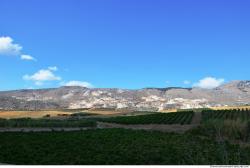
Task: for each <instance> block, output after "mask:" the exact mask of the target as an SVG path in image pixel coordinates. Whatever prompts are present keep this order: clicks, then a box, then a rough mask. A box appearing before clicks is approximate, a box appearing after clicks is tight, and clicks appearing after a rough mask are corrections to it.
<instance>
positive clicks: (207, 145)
mask: <svg viewBox="0 0 250 168" xmlns="http://www.w3.org/2000/svg"><path fill="white" fill-rule="evenodd" d="M0 162H2V163H10V164H94V165H96V164H116V165H117V164H119V165H121V164H125V165H127V164H145V165H147V164H150V165H151V164H166V165H169V164H250V149H249V148H241V147H240V146H239V145H232V144H229V143H228V142H223V143H222V142H216V141H215V140H214V139H212V138H209V137H200V136H198V134H197V132H193V133H192V132H190V133H189V132H188V133H185V134H175V133H160V132H147V131H132V130H123V129H104V130H87V131H81V132H47V133H1V134H0Z"/></svg>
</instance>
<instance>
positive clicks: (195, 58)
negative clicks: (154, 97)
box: [0, 0, 250, 90]
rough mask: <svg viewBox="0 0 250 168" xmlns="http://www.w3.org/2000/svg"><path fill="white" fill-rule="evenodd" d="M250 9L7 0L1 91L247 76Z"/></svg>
mask: <svg viewBox="0 0 250 168" xmlns="http://www.w3.org/2000/svg"><path fill="white" fill-rule="evenodd" d="M249 9H250V1H248V0H237V1H236V0H207V1H200V0H105V1H104V0H23V1H20V0H1V1H0V90H10V89H20V88H46V87H58V86H61V85H76V84H79V85H86V86H88V87H101V88H106V87H116V88H129V89H136V88H144V87H168V86H181V87H191V86H201V87H202V86H204V85H209V86H211V85H212V86H218V85H220V84H222V83H223V82H228V81H231V80H247V79H249V74H250V68H249V62H250V19H249V18H250V10H249ZM21 47H22V48H21ZM32 58H34V60H32ZM49 67H50V68H49ZM208 77H210V78H208ZM184 81H185V82H184ZM202 82H203V84H202ZM209 86H208V88H209ZM212 86H211V87H212Z"/></svg>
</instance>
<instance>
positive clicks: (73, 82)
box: [63, 81, 93, 88]
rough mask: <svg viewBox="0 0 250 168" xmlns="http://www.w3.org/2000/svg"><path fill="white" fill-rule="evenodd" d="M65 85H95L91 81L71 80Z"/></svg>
mask: <svg viewBox="0 0 250 168" xmlns="http://www.w3.org/2000/svg"><path fill="white" fill-rule="evenodd" d="M63 85H64V86H82V87H87V88H92V87H93V85H92V84H91V83H89V82H84V81H69V82H67V83H65V84H63Z"/></svg>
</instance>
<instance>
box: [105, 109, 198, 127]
mask: <svg viewBox="0 0 250 168" xmlns="http://www.w3.org/2000/svg"><path fill="white" fill-rule="evenodd" d="M193 115H194V112H190V111H189V112H177V113H155V114H148V115H139V116H123V117H112V118H107V119H103V120H102V121H104V122H112V123H119V124H182V125H183V124H190V122H191V121H192V118H193Z"/></svg>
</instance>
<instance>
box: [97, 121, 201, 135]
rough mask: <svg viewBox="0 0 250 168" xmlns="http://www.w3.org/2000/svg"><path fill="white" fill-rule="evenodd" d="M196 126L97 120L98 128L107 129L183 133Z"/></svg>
mask: <svg viewBox="0 0 250 168" xmlns="http://www.w3.org/2000/svg"><path fill="white" fill-rule="evenodd" d="M194 127H196V125H179V124H172V125H164V124H146V125H141V124H136V125H125V124H115V123H105V122H97V128H100V129H105V128H124V129H132V130H147V131H162V132H178V133H183V132H185V131H187V130H189V129H191V128H194Z"/></svg>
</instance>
